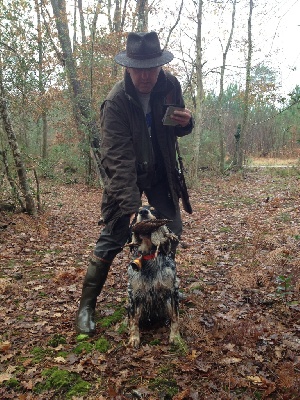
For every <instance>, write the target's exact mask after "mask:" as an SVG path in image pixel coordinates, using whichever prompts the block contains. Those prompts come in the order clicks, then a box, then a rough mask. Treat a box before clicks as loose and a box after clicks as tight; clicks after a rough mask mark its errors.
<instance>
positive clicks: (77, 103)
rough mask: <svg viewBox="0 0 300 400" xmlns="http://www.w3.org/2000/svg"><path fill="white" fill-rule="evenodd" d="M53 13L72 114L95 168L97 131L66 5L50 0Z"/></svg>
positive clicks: (61, 0) (61, 1) (97, 157)
mask: <svg viewBox="0 0 300 400" xmlns="http://www.w3.org/2000/svg"><path fill="white" fill-rule="evenodd" d="M51 4H52V8H53V13H54V17H55V23H56V28H57V32H58V38H59V42H60V45H61V48H62V52H63V59H64V64H65V69H66V72H67V76H68V80H69V85H70V89H71V96H72V102H73V112H74V117H75V121H76V125H77V129H78V131H79V133H80V134H81V136H82V139H84V141H86V140H87V141H88V143H89V144H90V145H91V146H92V150H93V155H94V157H95V160H96V163H97V167H98V168H99V167H100V164H99V155H98V149H97V148H96V147H95V146H93V143H96V142H98V141H97V139H98V136H99V131H98V127H97V123H96V119H95V117H94V116H93V112H92V106H91V101H90V98H89V96H88V95H87V94H86V93H85V92H84V89H83V85H82V83H81V81H80V80H79V79H78V76H77V68H76V63H75V60H74V57H73V53H72V46H71V40H70V35H69V27H68V21H67V13H66V3H65V1H64V0H51ZM86 157H87V162H89V161H88V160H89V152H87V154H86Z"/></svg>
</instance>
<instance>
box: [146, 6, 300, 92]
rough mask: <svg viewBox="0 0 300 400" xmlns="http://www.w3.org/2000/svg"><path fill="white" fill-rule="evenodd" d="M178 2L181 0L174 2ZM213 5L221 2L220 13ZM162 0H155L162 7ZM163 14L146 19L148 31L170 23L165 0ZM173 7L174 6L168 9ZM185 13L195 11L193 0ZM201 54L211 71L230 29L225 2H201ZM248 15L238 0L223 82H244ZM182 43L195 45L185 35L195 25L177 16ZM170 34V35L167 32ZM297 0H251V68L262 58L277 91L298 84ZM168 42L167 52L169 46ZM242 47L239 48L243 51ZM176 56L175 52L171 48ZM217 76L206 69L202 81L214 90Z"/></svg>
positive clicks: (299, 21)
mask: <svg viewBox="0 0 300 400" xmlns="http://www.w3.org/2000/svg"><path fill="white" fill-rule="evenodd" d="M173 1H174V4H176V5H177V6H178V4H180V2H181V0H173ZM216 3H218V4H222V5H226V6H225V7H224V10H222V12H218V11H216ZM162 4H164V2H160V6H162ZM166 4H167V8H166V10H165V13H162V14H161V13H160V14H159V18H158V19H156V20H152V21H149V22H150V29H155V26H157V25H158V27H159V28H161V29H162V30H163V31H164V32H167V31H168V26H172V25H173V24H174V21H175V19H176V14H172V11H170V9H169V11H168V7H170V2H169V1H168V2H166ZM173 10H175V7H173ZM183 12H184V14H185V15H188V13H190V15H192V13H194V19H195V14H196V9H195V7H194V5H193V4H192V0H184V11H183ZM203 14H204V18H203V24H202V32H203V37H204V40H203V43H202V48H203V55H204V60H205V61H206V64H205V69H206V71H208V70H211V69H212V70H213V69H215V68H216V67H219V66H220V65H221V63H222V49H221V42H222V44H223V46H225V45H226V42H227V39H228V35H229V30H230V28H231V5H230V2H229V0H222V1H221V0H218V1H215V2H212V1H210V2H209V1H206V0H204V1H203ZM248 15H249V0H238V1H237V9H236V25H235V32H234V37H233V42H232V47H231V49H230V52H229V53H228V58H227V64H228V68H227V70H226V73H227V83H228V82H237V83H241V84H242V85H243V84H244V83H245V68H244V67H245V56H246V53H245V50H247V45H246V42H245V41H246V40H247V20H248ZM180 26H181V29H182V31H181V42H182V47H183V48H184V50H185V51H187V52H189V51H193V50H191V49H192V48H194V44H192V43H191V41H189V39H188V37H189V36H195V35H196V23H195V22H194V23H193V22H192V21H191V20H188V19H186V18H182V19H181V22H180ZM172 38H174V34H173V35H172ZM299 38H300V0H254V10H253V15H252V39H253V59H252V66H254V65H255V64H258V63H260V62H262V63H263V64H264V65H266V66H268V67H269V68H271V69H272V70H274V71H275V72H276V83H277V85H278V87H279V91H280V92H281V93H282V94H287V93H289V92H290V91H291V90H292V89H294V87H295V86H296V85H297V84H298V85H300V46H299ZM175 45H176V43H175V42H174V41H173V43H172V45H171V46H170V48H169V49H170V50H171V51H172V50H174V46H175ZM243 50H244V51H243ZM174 53H175V55H176V54H178V55H179V53H176V51H175V52H174ZM218 81H219V75H218V74H213V73H210V74H208V77H207V80H206V89H210V88H215V89H216V88H218Z"/></svg>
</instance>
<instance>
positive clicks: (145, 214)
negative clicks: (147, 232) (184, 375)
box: [136, 206, 157, 223]
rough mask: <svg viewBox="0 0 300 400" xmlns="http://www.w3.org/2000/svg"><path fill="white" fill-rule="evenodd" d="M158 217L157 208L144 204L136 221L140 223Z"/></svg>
mask: <svg viewBox="0 0 300 400" xmlns="http://www.w3.org/2000/svg"><path fill="white" fill-rule="evenodd" d="M156 218H157V213H156V211H155V208H153V207H151V206H142V207H140V208H139V211H138V213H137V217H136V222H137V223H138V222H142V221H146V220H149V219H156Z"/></svg>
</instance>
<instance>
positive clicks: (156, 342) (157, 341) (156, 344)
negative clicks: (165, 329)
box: [149, 339, 161, 346]
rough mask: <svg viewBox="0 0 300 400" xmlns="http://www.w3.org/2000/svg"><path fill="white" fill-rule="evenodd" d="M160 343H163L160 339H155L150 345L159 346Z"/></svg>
mask: <svg viewBox="0 0 300 400" xmlns="http://www.w3.org/2000/svg"><path fill="white" fill-rule="evenodd" d="M160 343H161V342H160V340H159V339H154V340H152V341H151V342H150V343H149V344H150V345H151V346H158V345H159V344H160Z"/></svg>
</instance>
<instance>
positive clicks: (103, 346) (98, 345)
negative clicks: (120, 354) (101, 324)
mask: <svg viewBox="0 0 300 400" xmlns="http://www.w3.org/2000/svg"><path fill="white" fill-rule="evenodd" d="M109 349H110V344H109V342H108V341H107V340H106V339H105V338H100V339H98V340H97V341H96V342H95V350H98V351H100V353H106V352H107V351H108V350H109Z"/></svg>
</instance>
